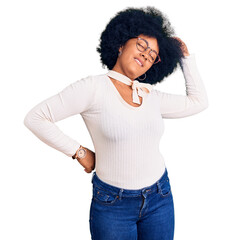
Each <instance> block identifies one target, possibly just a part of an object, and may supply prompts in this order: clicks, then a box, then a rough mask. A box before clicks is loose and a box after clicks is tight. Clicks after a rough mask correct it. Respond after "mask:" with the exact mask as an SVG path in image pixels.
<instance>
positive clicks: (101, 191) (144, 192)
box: [24, 7, 208, 240]
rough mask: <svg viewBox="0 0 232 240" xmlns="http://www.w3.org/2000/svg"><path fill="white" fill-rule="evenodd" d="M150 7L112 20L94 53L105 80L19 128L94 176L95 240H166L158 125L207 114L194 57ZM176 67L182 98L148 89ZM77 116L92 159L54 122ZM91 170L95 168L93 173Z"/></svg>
mask: <svg viewBox="0 0 232 240" xmlns="http://www.w3.org/2000/svg"><path fill="white" fill-rule="evenodd" d="M173 35H174V30H173V28H172V27H171V25H170V23H169V21H168V19H167V18H166V17H164V15H163V14H162V13H161V12H160V11H159V10H157V9H156V8H154V7H147V8H137V9H136V8H127V9H125V10H124V11H121V12H118V13H117V14H116V16H115V17H114V18H112V19H111V20H110V22H109V23H108V25H107V26H106V29H105V30H104V31H103V33H102V35H101V38H100V45H99V46H98V47H97V51H98V52H99V53H100V57H101V62H102V64H103V65H106V66H107V68H108V69H109V71H108V72H107V73H106V74H99V75H94V76H87V77H85V78H82V79H80V80H78V81H75V82H74V83H71V84H70V85H69V86H67V87H66V88H64V89H63V90H62V91H61V92H59V93H58V94H56V95H54V96H52V97H50V98H48V99H46V100H44V101H43V102H41V103H39V104H38V105H37V106H35V107H34V108H32V109H31V111H29V113H28V114H27V115H26V117H25V119H24V124H25V125H26V127H28V128H29V129H30V130H31V131H32V132H33V133H34V134H35V135H36V136H37V137H38V138H39V139H40V140H42V141H43V142H45V143H46V144H48V145H49V146H51V147H53V148H55V149H57V150H58V151H61V152H63V153H64V154H66V155H67V156H69V157H72V158H73V159H77V160H78V162H79V163H80V164H81V165H82V166H83V167H84V169H85V171H86V172H87V173H91V172H92V170H93V169H95V167H96V171H95V172H93V175H92V184H93V196H92V202H91V206H90V215H89V223H90V232H91V236H92V239H94V240H111V239H120V240H122V239H127V240H130V239H139V240H159V239H163V240H166V239H168V240H171V239H173V237H174V218H175V216H174V203H173V196H172V191H171V185H170V180H169V177H168V172H167V168H166V166H165V163H164V159H163V157H162V155H161V153H160V152H159V142H160V138H161V136H162V134H163V131H164V124H163V118H182V117H187V116H191V115H194V114H196V113H199V112H201V111H203V110H204V109H206V108H207V107H208V99H207V94H206V91H205V88H204V84H203V82H202V80H201V77H200V74H199V72H198V69H197V66H196V61H195V56H194V54H190V53H189V52H188V49H187V47H186V45H185V43H184V42H183V41H182V40H181V39H180V38H178V37H174V36H173ZM178 64H179V65H180V67H181V69H182V71H183V74H184V78H185V82H186V93H187V94H186V96H185V95H177V94H169V93H164V92H161V91H158V90H156V89H155V88H154V86H153V85H155V84H156V83H158V82H161V81H163V79H164V78H165V77H167V76H168V75H169V74H171V73H173V72H174V70H175V69H176V68H177V66H178ZM75 114H81V116H82V117H83V120H84V122H85V124H86V126H87V128H88V131H89V133H90V135H91V138H92V140H93V144H94V148H95V152H92V151H91V150H89V149H88V148H87V147H84V146H82V145H81V144H80V143H79V142H77V141H76V140H73V139H72V138H70V137H69V136H67V135H65V134H64V133H63V132H62V131H61V130H60V129H59V128H58V127H57V126H56V125H55V122H57V121H60V120H62V119H65V118H67V117H69V116H73V115H75ZM95 165H96V166H95Z"/></svg>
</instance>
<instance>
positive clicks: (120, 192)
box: [118, 189, 123, 200]
mask: <svg viewBox="0 0 232 240" xmlns="http://www.w3.org/2000/svg"><path fill="white" fill-rule="evenodd" d="M122 192H123V189H120V191H119V194H118V195H119V200H121V198H122Z"/></svg>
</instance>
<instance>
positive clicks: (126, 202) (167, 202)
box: [89, 168, 175, 240]
mask: <svg viewBox="0 0 232 240" xmlns="http://www.w3.org/2000/svg"><path fill="white" fill-rule="evenodd" d="M92 190H93V191H92V194H93V195H92V201H91V205H90V213H89V227H90V233H91V239H92V240H173V239H174V221H175V216H174V202H173V196H172V191H171V185H170V180H169V177H168V172H167V168H165V172H164V173H163V175H162V176H161V178H160V179H159V180H158V181H156V182H155V183H154V184H153V185H151V186H148V187H144V188H141V189H138V190H137V189H136V190H133V189H131V190H130V189H123V188H118V187H116V186H112V185H110V184H107V183H105V182H103V181H102V180H100V179H99V177H98V176H97V174H96V172H93V175H92Z"/></svg>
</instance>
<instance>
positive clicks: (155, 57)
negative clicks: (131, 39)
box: [136, 37, 161, 64]
mask: <svg viewBox="0 0 232 240" xmlns="http://www.w3.org/2000/svg"><path fill="white" fill-rule="evenodd" d="M136 47H137V49H138V50H139V51H140V52H145V51H146V50H147V49H148V48H150V47H149V46H148V42H147V41H146V40H145V39H143V38H140V37H138V38H137V42H136ZM150 49H151V48H150ZM148 61H149V62H151V63H153V64H156V63H158V62H161V59H160V56H159V54H158V53H157V52H156V51H155V50H152V49H151V50H150V52H149V54H148Z"/></svg>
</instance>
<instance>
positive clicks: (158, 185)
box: [157, 180, 160, 193]
mask: <svg viewBox="0 0 232 240" xmlns="http://www.w3.org/2000/svg"><path fill="white" fill-rule="evenodd" d="M157 188H158V193H159V192H160V182H159V180H158V181H157Z"/></svg>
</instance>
